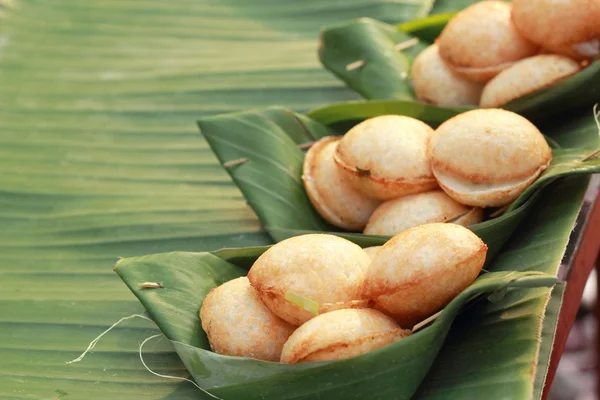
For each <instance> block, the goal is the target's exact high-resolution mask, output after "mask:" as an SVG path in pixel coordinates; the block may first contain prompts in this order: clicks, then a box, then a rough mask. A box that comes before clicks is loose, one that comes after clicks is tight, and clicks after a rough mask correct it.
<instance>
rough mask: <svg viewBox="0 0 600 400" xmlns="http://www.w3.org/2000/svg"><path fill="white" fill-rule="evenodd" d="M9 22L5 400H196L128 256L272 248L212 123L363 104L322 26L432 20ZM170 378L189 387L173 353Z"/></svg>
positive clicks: (250, 14)
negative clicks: (324, 57) (216, 146)
mask: <svg viewBox="0 0 600 400" xmlns="http://www.w3.org/2000/svg"><path fill="white" fill-rule="evenodd" d="M1 3H2V5H3V6H1V7H0V82H2V83H1V85H2V90H1V91H0V105H1V107H0V226H1V228H0V275H1V276H2V281H3V290H2V293H1V294H0V399H3V400H4V399H10V400H13V399H55V398H57V396H59V394H60V393H66V395H63V396H62V397H61V400H64V399H67V400H68V399H74V400H75V399H84V400H92V399H96V398H99V399H128V400H136V399H144V400H147V399H163V398H168V399H170V400H179V399H186V400H187V399H196V398H198V397H199V394H198V390H197V389H196V388H194V387H193V386H192V385H191V384H189V383H185V382H179V381H174V380H171V379H166V378H160V377H157V376H153V375H151V374H150V373H149V372H148V371H146V370H145V368H144V367H143V366H142V364H141V363H140V360H139V357H138V353H137V352H138V347H139V345H140V343H141V341H142V340H144V339H145V338H147V337H149V336H151V335H153V334H156V333H157V332H158V330H157V328H156V327H154V326H152V325H151V324H149V323H148V322H147V321H127V322H124V323H123V324H121V325H119V326H117V327H116V328H115V329H113V330H112V331H111V332H109V333H108V334H107V335H105V336H104V337H103V338H102V340H101V341H100V343H99V344H98V345H97V346H96V347H95V349H94V351H93V352H92V353H90V354H89V355H88V356H87V357H86V358H85V359H84V360H83V361H81V362H79V363H75V364H66V361H68V360H71V359H74V358H75V357H77V356H79V354H80V353H81V352H82V351H83V350H84V349H85V348H86V347H87V345H88V343H89V342H90V341H91V340H92V339H94V338H95V337H96V336H97V335H99V334H100V333H101V332H103V331H104V330H105V329H107V328H108V327H109V326H110V325H112V324H113V323H114V322H116V321H118V320H119V319H120V318H122V317H124V316H127V315H130V314H134V313H142V312H143V311H144V308H143V306H142V305H141V304H140V303H139V301H138V300H137V299H136V298H135V297H134V296H132V295H131V293H130V292H129V290H128V289H127V288H126V287H125V286H124V285H123V284H122V282H121V280H120V279H119V278H118V276H116V274H114V273H113V272H112V266H113V265H114V263H115V261H116V260H117V259H118V257H120V256H136V255H143V254H148V253H158V252H168V251H175V250H178V251H202V250H215V249H219V248H222V247H241V246H258V245H266V244H269V243H270V242H271V240H270V238H269V236H268V235H267V234H266V233H264V232H263V231H261V227H260V223H259V221H258V220H257V218H256V216H255V215H254V214H253V212H252V210H251V209H250V208H249V207H248V206H247V205H246V203H245V200H244V198H243V197H242V195H241V194H240V192H239V190H238V189H237V188H236V187H235V185H234V184H233V183H232V182H231V180H230V178H229V177H228V176H227V174H226V173H225V172H224V171H223V170H222V167H221V166H220V165H219V163H218V162H217V160H216V158H215V157H214V155H213V154H212V152H211V151H210V149H209V148H208V146H207V145H206V143H205V142H204V141H203V140H202V138H201V137H200V135H199V134H198V130H197V127H196V123H195V121H196V119H197V118H198V117H200V116H202V115H208V114H215V113H220V112H230V111H235V110H241V109H246V108H249V107H265V106H268V105H273V104H282V105H285V106H287V107H291V108H293V109H297V110H306V109H310V108H314V107H316V106H318V105H323V104H328V103H332V102H339V101H344V100H351V99H356V98H357V96H356V95H355V94H353V93H352V92H351V91H349V90H347V89H346V88H344V87H343V85H342V84H340V83H339V82H337V81H336V80H335V79H334V78H333V77H331V76H330V74H329V73H328V72H327V71H324V70H323V69H322V67H321V66H320V65H319V62H318V60H317V59H316V56H315V53H316V48H317V40H318V32H319V29H320V27H321V26H323V25H325V24H331V23H336V22H342V21H345V20H348V19H354V18H359V17H363V16H365V17H371V18H376V19H378V20H383V21H387V22H391V23H398V22H401V21H408V20H410V19H413V18H415V17H421V16H424V15H426V13H427V11H428V6H430V5H431V4H428V3H429V2H427V1H424V2H421V1H414V0H406V1H403V0H399V1H393V2H388V1H381V0H348V1H344V2H343V4H342V3H340V2H339V1H333V0H318V1H313V0H308V1H303V2H298V1H292V0H278V1H272V0H257V1H252V2H248V1H235V0H215V1H205V0H179V1H159V0H135V1H126V0H103V1H79V2H74V1H70V0H44V1H42V0H11V1H10V2H7V1H1ZM144 354H145V357H144V358H145V361H146V362H147V364H148V366H149V367H150V368H152V369H153V370H155V371H156V372H158V373H162V374H167V375H175V376H188V372H187V370H186V369H185V367H184V365H183V364H182V363H181V362H180V360H179V357H178V356H177V355H176V354H175V353H174V350H173V347H172V345H171V344H169V343H168V342H166V341H164V340H163V341H152V342H150V343H148V344H147V345H146V346H145V349H144Z"/></svg>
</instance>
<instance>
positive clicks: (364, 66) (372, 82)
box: [319, 15, 600, 121]
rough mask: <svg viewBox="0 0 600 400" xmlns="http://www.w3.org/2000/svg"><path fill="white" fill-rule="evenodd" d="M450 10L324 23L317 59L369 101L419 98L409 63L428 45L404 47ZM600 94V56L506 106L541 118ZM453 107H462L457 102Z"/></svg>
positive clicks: (433, 28) (443, 20) (437, 28)
mask: <svg viewBox="0 0 600 400" xmlns="http://www.w3.org/2000/svg"><path fill="white" fill-rule="evenodd" d="M447 17H448V15H445V16H442V17H438V18H432V17H430V18H427V19H425V20H422V21H418V20H417V21H413V22H410V23H408V24H404V25H400V26H399V27H396V26H392V25H388V24H385V23H382V22H379V21H375V20H371V19H366V18H361V19H359V20H353V21H348V22H346V23H343V24H336V25H332V26H328V27H325V28H324V29H323V30H322V32H321V46H320V48H319V58H320V60H321V62H322V63H323V65H324V66H325V68H327V69H328V70H330V71H331V72H333V73H334V74H335V75H336V76H337V77H338V78H340V79H341V80H343V81H344V82H345V83H346V84H347V85H348V86H349V87H350V88H352V89H354V90H355V91H357V92H358V93H359V94H361V95H362V96H364V97H365V98H367V99H370V100H383V99H387V100H390V99H393V100H399V101H403V102H406V101H414V102H417V103H421V102H420V101H418V100H417V99H416V98H415V97H414V94H413V92H412V89H411V86H410V65H411V61H412V60H414V57H416V55H417V54H418V53H419V52H420V51H421V50H422V49H423V48H424V47H426V45H427V44H429V43H427V42H424V41H423V40H422V39H420V40H419V41H418V44H417V45H413V46H411V47H409V48H408V49H406V50H401V51H399V50H398V47H397V46H402V44H403V43H409V42H410V39H411V38H414V39H419V38H418V37H417V36H413V35H411V33H412V32H414V35H416V34H418V33H419V32H420V36H421V38H422V37H423V36H424V35H425V36H427V37H430V35H431V32H439V31H441V29H442V28H443V26H444V24H445V23H446V22H447V21H448V19H447ZM599 99H600V60H598V61H595V62H593V63H592V64H591V65H590V66H588V67H587V68H585V69H583V70H582V71H580V72H579V73H577V74H575V75H573V76H572V77H569V78H567V79H565V80H563V81H561V82H559V83H557V84H555V85H552V86H551V87H548V88H544V89H541V90H538V91H535V92H533V93H530V94H528V95H526V96H523V97H521V98H519V99H516V100H513V101H510V102H509V103H507V104H505V105H503V106H502V108H505V109H507V110H511V111H514V112H516V113H519V114H522V115H524V116H526V117H527V118H529V119H532V120H536V121H537V120H543V119H544V118H547V117H549V116H553V115H555V113H557V112H565V111H567V110H569V109H575V108H579V107H584V106H589V105H592V104H594V103H595V102H597V101H598V100H599ZM439 108H447V109H448V110H449V111H450V112H452V111H455V112H456V111H459V110H460V109H458V108H454V107H439Z"/></svg>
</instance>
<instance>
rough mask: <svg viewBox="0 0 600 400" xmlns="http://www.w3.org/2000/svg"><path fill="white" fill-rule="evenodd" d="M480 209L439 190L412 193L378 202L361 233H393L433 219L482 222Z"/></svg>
mask: <svg viewBox="0 0 600 400" xmlns="http://www.w3.org/2000/svg"><path fill="white" fill-rule="evenodd" d="M482 220H483V210H481V208H478V207H475V208H473V207H467V206H464V205H462V204H460V203H457V202H456V201H454V200H453V199H452V198H451V197H450V196H448V195H447V194H446V193H445V192H444V191H442V190H433V191H431V192H425V193H418V194H411V195H409V196H405V197H400V198H399V199H394V200H388V201H386V202H385V203H383V204H381V205H380V206H379V207H378V208H377V209H376V210H375V212H374V213H373V215H371V218H370V219H369V223H368V224H367V227H366V228H365V231H364V233H365V234H367V235H383V236H394V235H397V234H398V233H400V232H402V231H404V230H406V229H409V228H412V227H414V226H419V225H423V224H428V223H432V222H453V223H456V224H459V225H463V226H467V225H471V224H475V223H478V222H481V221H482Z"/></svg>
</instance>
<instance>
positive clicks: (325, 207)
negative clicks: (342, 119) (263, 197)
mask: <svg viewBox="0 0 600 400" xmlns="http://www.w3.org/2000/svg"><path fill="white" fill-rule="evenodd" d="M339 141H340V137H335V136H329V137H325V138H323V139H321V140H319V141H318V142H316V143H315V144H313V145H312V146H311V148H310V149H309V150H308V152H307V153H306V156H305V158H304V168H303V174H302V180H303V181H304V187H305V188H306V193H307V194H308V197H309V199H310V201H311V203H312V204H313V206H314V207H315V208H316V209H317V211H318V212H319V214H321V216H322V217H323V218H325V220H327V222H329V223H330V224H332V225H335V226H337V227H339V228H343V229H348V230H354V231H359V230H362V229H363V228H364V227H365V224H366V223H367V220H368V219H369V217H370V216H371V214H372V213H373V210H375V208H376V207H377V206H378V205H379V201H377V200H374V199H371V198H369V197H367V196H365V195H364V194H363V193H361V192H359V191H358V190H356V189H355V188H354V187H352V185H350V183H349V182H348V181H347V180H346V179H345V178H344V176H343V174H342V172H341V171H340V169H339V168H338V166H337V165H336V164H335V162H334V161H333V154H334V153H335V149H336V147H337V144H338V142H339Z"/></svg>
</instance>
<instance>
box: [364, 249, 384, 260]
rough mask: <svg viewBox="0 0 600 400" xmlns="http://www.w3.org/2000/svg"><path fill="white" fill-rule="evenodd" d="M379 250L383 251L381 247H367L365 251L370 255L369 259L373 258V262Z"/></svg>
mask: <svg viewBox="0 0 600 400" xmlns="http://www.w3.org/2000/svg"><path fill="white" fill-rule="evenodd" d="M379 249H381V246H371V247H365V248H364V249H363V250H364V251H365V253H367V254H368V255H369V257H371V260H372V259H373V258H374V257H375V255H376V254H377V252H378V251H379Z"/></svg>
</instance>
